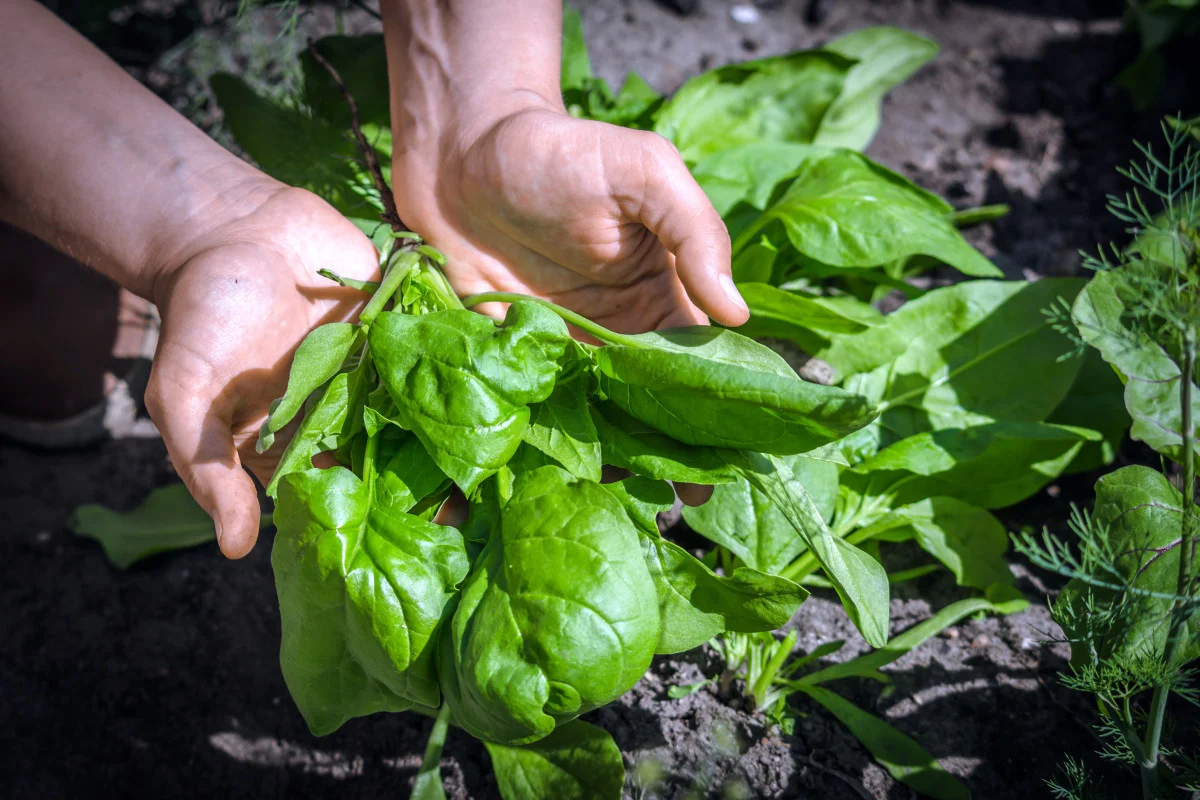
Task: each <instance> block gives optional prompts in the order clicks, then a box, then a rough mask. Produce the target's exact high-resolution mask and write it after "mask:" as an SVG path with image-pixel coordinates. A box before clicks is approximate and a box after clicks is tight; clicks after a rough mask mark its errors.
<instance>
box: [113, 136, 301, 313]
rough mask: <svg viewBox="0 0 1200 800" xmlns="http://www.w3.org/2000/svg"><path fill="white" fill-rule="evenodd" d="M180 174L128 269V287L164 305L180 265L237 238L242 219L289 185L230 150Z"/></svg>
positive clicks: (151, 217)
mask: <svg viewBox="0 0 1200 800" xmlns="http://www.w3.org/2000/svg"><path fill="white" fill-rule="evenodd" d="M224 155H225V156H227V157H228V160H224V159H222V160H220V161H219V162H218V163H214V164H208V165H205V167H204V168H202V169H197V170H194V171H192V172H191V173H190V174H186V175H184V176H181V177H180V179H179V180H178V182H177V185H176V188H175V191H173V192H172V200H171V202H170V203H169V204H168V205H167V206H165V207H162V208H160V209H159V212H158V213H157V214H154V215H150V216H148V218H149V219H155V220H157V221H156V223H155V224H154V226H153V229H152V232H151V233H150V234H149V235H148V236H147V237H146V240H145V247H144V249H143V250H142V252H141V253H140V254H139V256H138V258H137V260H136V262H135V263H134V264H133V265H132V267H131V269H130V270H129V279H128V280H127V281H123V283H124V284H125V285H126V288H128V289H130V290H131V291H133V292H134V293H135V294H139V295H141V296H143V297H146V298H148V299H150V300H151V301H153V302H154V303H156V304H158V305H160V306H161V305H162V304H163V302H164V300H165V296H166V293H167V292H169V290H170V287H171V286H172V285H173V283H174V279H175V276H176V275H177V273H178V272H179V270H180V269H181V268H182V267H183V266H184V265H186V264H187V263H188V262H190V261H191V260H192V259H194V258H195V257H196V256H198V255H200V254H201V253H203V252H204V251H206V250H209V249H211V248H213V247H216V246H219V245H221V244H229V243H232V242H236V241H237V240H238V238H239V223H241V222H242V221H243V220H245V219H246V218H247V217H249V216H250V215H252V214H253V213H254V212H255V211H256V210H257V209H259V208H260V207H261V206H262V205H263V204H264V203H266V202H267V201H268V200H270V199H271V198H272V197H274V196H276V195H277V194H279V192H281V191H284V190H286V189H287V186H285V185H284V184H282V183H280V182H279V181H277V180H275V179H273V178H271V177H269V176H267V175H266V174H264V173H262V172H261V171H259V170H258V169H256V168H255V167H253V166H251V165H250V164H247V163H246V162H244V161H242V160H241V159H239V158H237V157H236V156H233V155H232V154H229V153H227V152H226V153H224Z"/></svg>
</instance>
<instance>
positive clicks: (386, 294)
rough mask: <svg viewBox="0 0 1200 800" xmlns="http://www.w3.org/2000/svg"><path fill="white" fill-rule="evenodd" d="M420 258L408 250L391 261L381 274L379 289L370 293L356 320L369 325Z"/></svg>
mask: <svg viewBox="0 0 1200 800" xmlns="http://www.w3.org/2000/svg"><path fill="white" fill-rule="evenodd" d="M419 260H420V256H419V255H417V254H416V253H415V252H413V251H411V250H409V251H406V252H403V253H401V254H400V255H399V256H397V257H396V259H395V260H394V261H392V265H391V267H390V268H389V269H388V271H387V274H385V275H384V276H383V281H382V282H381V283H380V285H379V289H377V290H376V291H375V294H373V295H371V299H370V300H369V301H368V302H367V306H366V308H364V309H363V310H362V312H361V313H360V314H359V315H358V320H359V322H361V323H362V324H364V325H370V324H371V323H372V322H374V321H375V318H376V317H378V316H379V312H381V311H383V308H384V306H385V305H387V301H388V300H391V299H392V295H394V294H395V293H396V290H397V289H399V288H400V284H401V283H402V282H403V281H404V278H405V276H406V275H408V273H409V272H410V271H412V268H413V267H414V266H416V264H417V262H418V261H419Z"/></svg>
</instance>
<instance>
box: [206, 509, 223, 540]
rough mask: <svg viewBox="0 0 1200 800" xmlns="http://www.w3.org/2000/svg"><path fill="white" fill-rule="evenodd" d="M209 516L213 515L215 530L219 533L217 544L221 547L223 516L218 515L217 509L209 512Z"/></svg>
mask: <svg viewBox="0 0 1200 800" xmlns="http://www.w3.org/2000/svg"><path fill="white" fill-rule="evenodd" d="M209 516H210V517H212V521H213V530H214V531H216V533H217V546H218V547H219V546H220V544H221V518H220V517H218V516H217V512H215V511H214V512H212V513H211V514H209Z"/></svg>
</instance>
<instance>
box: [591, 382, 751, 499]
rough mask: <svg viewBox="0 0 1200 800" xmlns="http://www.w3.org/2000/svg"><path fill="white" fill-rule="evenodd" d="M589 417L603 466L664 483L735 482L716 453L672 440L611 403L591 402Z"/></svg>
mask: <svg viewBox="0 0 1200 800" xmlns="http://www.w3.org/2000/svg"><path fill="white" fill-rule="evenodd" d="M591 414H592V421H593V423H594V424H595V426H596V434H597V436H598V437H599V439H600V453H601V460H602V461H603V462H604V463H605V464H609V465H611V466H614V467H619V468H621V469H627V470H629V471H630V472H634V473H636V474H638V475H644V476H646V477H647V478H654V479H656V480H664V481H682V482H684V483H699V484H704V485H711V484H718V483H728V482H729V481H732V480H736V479H737V473H736V471H735V470H734V469H733V468H732V467H730V466H729V464H727V463H726V462H725V459H724V458H722V456H721V452H720V451H719V450H716V449H714V448H711V447H693V446H692V445H687V444H684V443H683V442H679V441H676V440H675V439H672V438H671V437H670V436H667V435H666V434H665V433H662V432H661V431H659V430H657V429H656V428H652V427H651V426H650V425H648V424H646V423H645V422H642V421H641V420H640V419H637V418H636V417H632V416H630V415H629V414H627V413H625V412H624V411H623V410H621V407H620V406H618V405H616V404H615V403H611V402H608V401H604V400H601V401H594V402H593V403H592V406H591Z"/></svg>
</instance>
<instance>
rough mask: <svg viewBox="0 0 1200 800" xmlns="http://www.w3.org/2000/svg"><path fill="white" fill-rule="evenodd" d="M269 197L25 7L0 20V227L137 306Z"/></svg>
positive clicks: (135, 87)
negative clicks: (159, 280) (163, 276)
mask: <svg viewBox="0 0 1200 800" xmlns="http://www.w3.org/2000/svg"><path fill="white" fill-rule="evenodd" d="M275 187H276V185H274V184H273V182H271V181H269V180H268V179H266V178H265V176H263V175H262V174H261V173H260V172H259V171H258V170H256V169H254V168H253V167H252V166H250V165H249V164H246V163H245V162H243V161H241V160H240V159H238V158H236V157H235V156H233V155H232V154H230V153H229V152H227V151H226V150H224V149H223V148H221V147H220V146H219V145H218V144H216V143H215V142H213V141H212V140H211V139H209V138H208V137H207V136H206V135H205V134H204V133H203V132H202V131H200V130H199V129H197V128H196V127H195V126H193V125H192V124H191V123H190V122H188V121H187V120H186V119H185V118H184V117H183V116H181V115H180V114H178V113H177V112H176V111H175V110H174V109H172V108H170V107H169V106H168V105H167V104H166V103H164V102H162V101H161V100H160V99H159V98H157V97H156V96H154V94H153V93H152V92H150V91H149V90H147V89H146V88H145V87H143V86H141V85H140V84H138V82H137V81H135V80H134V79H133V78H131V77H130V76H129V75H127V74H126V73H125V72H124V71H123V70H122V69H121V68H120V67H118V66H117V65H116V64H114V63H113V62H112V61H110V60H109V59H108V58H106V57H105V56H104V55H103V54H102V53H101V52H100V51H99V50H97V49H96V48H94V47H93V46H92V45H91V44H90V43H88V42H87V41H86V40H85V39H83V37H81V36H79V35H78V34H77V33H75V32H74V31H73V30H71V29H70V28H68V27H67V26H66V25H65V24H63V23H62V22H61V21H59V20H58V19H57V18H56V17H54V16H53V15H52V14H51V13H50V12H49V11H47V10H46V9H44V8H42V7H41V6H40V5H38V4H37V3H35V2H32V0H8V1H7V2H6V3H5V4H4V7H3V9H2V10H0V219H4V220H5V221H8V222H10V223H12V224H15V225H17V226H18V227H21V228H24V229H25V230H27V231H29V232H31V233H33V234H34V235H36V236H38V237H40V238H42V239H44V240H45V241H48V242H50V243H51V244H53V245H54V246H56V247H58V248H59V249H61V250H63V251H64V252H67V253H69V254H70V255H72V256H74V257H75V258H77V259H79V260H81V261H83V262H85V263H87V264H89V265H91V266H92V267H94V268H95V269H97V270H98V271H100V272H102V273H104V274H106V275H108V276H109V277H111V278H113V279H114V280H116V281H117V282H118V283H120V284H122V285H123V286H125V287H127V288H129V289H130V290H132V291H134V292H136V293H138V294H141V295H143V296H147V297H149V296H151V295H152V294H153V290H154V281H155V279H156V276H157V275H158V273H159V270H160V269H161V268H162V267H163V266H164V265H168V264H171V263H172V262H178V261H179V260H181V259H183V258H185V257H186V251H187V248H188V246H189V244H190V243H191V242H193V241H196V240H198V239H199V238H200V237H201V236H202V235H203V233H205V232H207V231H208V230H210V229H212V228H213V227H215V226H216V225H219V224H221V222H222V221H224V220H225V219H228V215H229V214H231V213H238V212H239V211H244V210H246V209H248V208H251V207H254V206H255V205H257V204H258V203H261V202H262V201H263V199H265V197H266V196H269V195H270V194H271V193H272V192H273V191H274V190H275Z"/></svg>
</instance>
